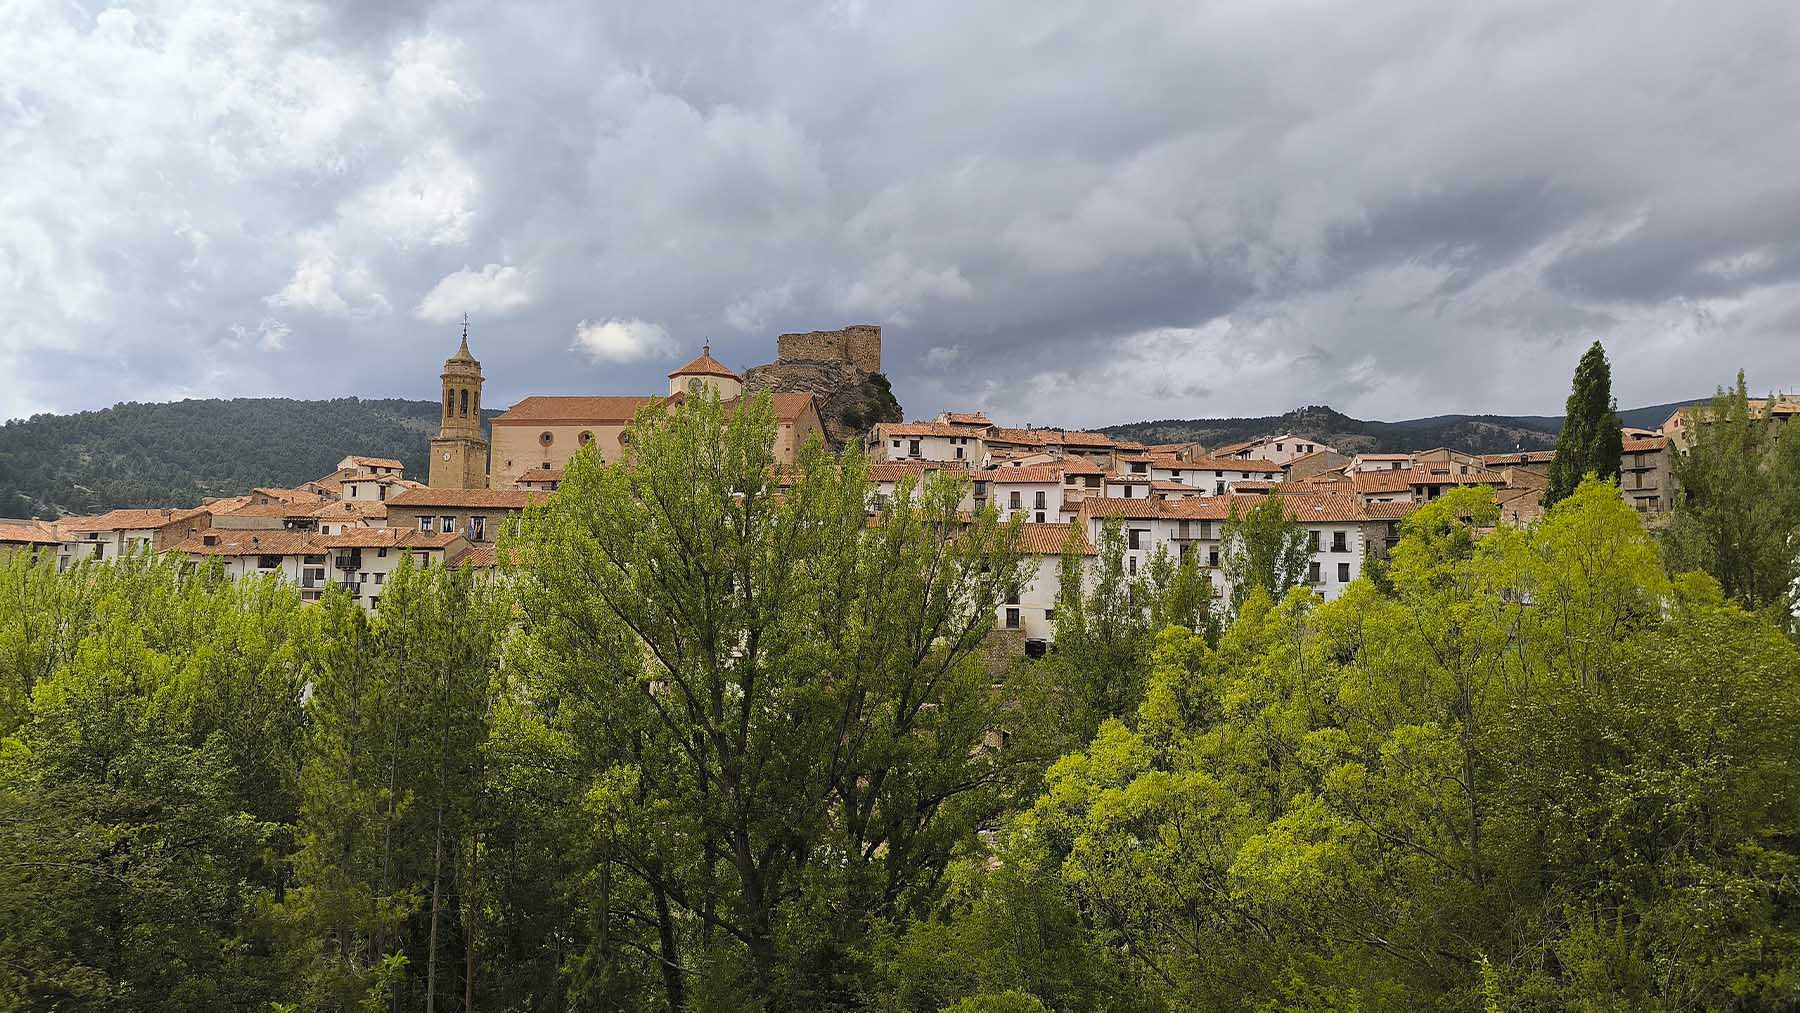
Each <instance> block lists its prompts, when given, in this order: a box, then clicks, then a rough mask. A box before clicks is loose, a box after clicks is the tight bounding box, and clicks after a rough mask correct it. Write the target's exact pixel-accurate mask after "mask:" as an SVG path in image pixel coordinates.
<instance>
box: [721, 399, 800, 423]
mask: <svg viewBox="0 0 1800 1013" xmlns="http://www.w3.org/2000/svg"><path fill="white" fill-rule="evenodd" d="M817 401H818V399H817V398H814V397H813V396H812V395H811V394H770V395H769V408H770V410H771V411H773V412H774V413H775V421H777V422H795V421H798V420H799V418H800V416H802V415H805V414H806V411H807V409H809V408H813V407H814V406H815V405H816V404H817ZM740 403H747V402H746V401H745V399H744V398H736V397H734V398H732V399H731V400H729V401H726V402H724V403H723V404H722V405H721V406H720V407H721V408H723V409H724V410H725V411H727V412H730V411H734V410H736V408H737V406H738V405H739V404H740Z"/></svg>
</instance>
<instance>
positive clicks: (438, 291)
mask: <svg viewBox="0 0 1800 1013" xmlns="http://www.w3.org/2000/svg"><path fill="white" fill-rule="evenodd" d="M531 296H532V292H531V272H530V271H526V270H522V269H520V268H517V267H514V266H513V265H511V264H506V265H500V264H488V265H487V266H485V267H483V268H482V269H481V270H479V271H475V270H470V269H469V267H468V266H467V265H464V267H463V269H462V270H460V271H452V272H451V273H449V274H447V275H444V277H443V278H442V279H440V280H439V281H438V283H437V284H436V285H433V286H432V287H431V291H430V292H427V293H425V298H423V299H421V300H419V305H418V307H417V308H416V309H414V310H413V316H416V317H418V318H419V319H420V320H429V321H431V322H433V323H439V324H442V323H448V322H449V321H452V320H456V319H458V318H460V317H461V316H462V315H463V314H464V313H475V314H479V315H481V316H484V317H498V316H505V315H506V314H508V313H511V312H513V311H514V310H518V309H523V308H524V307H526V306H529V305H531Z"/></svg>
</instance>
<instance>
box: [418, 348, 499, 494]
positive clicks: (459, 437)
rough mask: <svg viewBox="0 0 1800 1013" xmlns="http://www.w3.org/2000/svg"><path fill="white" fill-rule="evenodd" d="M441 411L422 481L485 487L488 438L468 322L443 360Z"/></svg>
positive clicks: (435, 485)
mask: <svg viewBox="0 0 1800 1013" xmlns="http://www.w3.org/2000/svg"><path fill="white" fill-rule="evenodd" d="M441 378H442V380H443V394H444V411H443V415H442V418H441V420H440V422H439V425H438V434H437V436H435V437H433V438H432V441H431V467H430V469H429V470H428V471H427V473H426V484H427V485H429V486H430V487H431V488H433V489H486V488H487V485H488V441H487V439H486V438H485V437H483V436H482V435H481V382H482V380H481V363H479V362H477V361H476V360H475V357H474V356H473V355H470V354H469V322H468V320H466V319H465V320H464V321H463V335H462V346H461V347H460V348H458V349H457V350H456V354H455V355H452V356H451V357H450V358H449V359H447V360H445V362H444V372H443V373H442V374H441Z"/></svg>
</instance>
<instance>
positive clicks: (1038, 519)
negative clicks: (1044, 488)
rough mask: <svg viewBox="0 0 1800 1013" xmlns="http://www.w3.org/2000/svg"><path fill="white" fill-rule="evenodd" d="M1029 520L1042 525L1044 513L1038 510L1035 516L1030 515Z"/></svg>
mask: <svg viewBox="0 0 1800 1013" xmlns="http://www.w3.org/2000/svg"><path fill="white" fill-rule="evenodd" d="M1031 519H1032V520H1034V521H1036V522H1038V523H1039V524H1042V523H1044V512H1043V511H1042V510H1039V511H1038V512H1037V513H1036V514H1033V515H1032V518H1031Z"/></svg>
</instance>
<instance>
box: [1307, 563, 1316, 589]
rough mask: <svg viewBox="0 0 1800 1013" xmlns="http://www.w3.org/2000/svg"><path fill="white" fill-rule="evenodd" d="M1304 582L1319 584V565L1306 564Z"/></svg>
mask: <svg viewBox="0 0 1800 1013" xmlns="http://www.w3.org/2000/svg"><path fill="white" fill-rule="evenodd" d="M1306 582H1307V583H1308V584H1317V583H1318V582H1319V564H1317V563H1308V564H1306Z"/></svg>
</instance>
